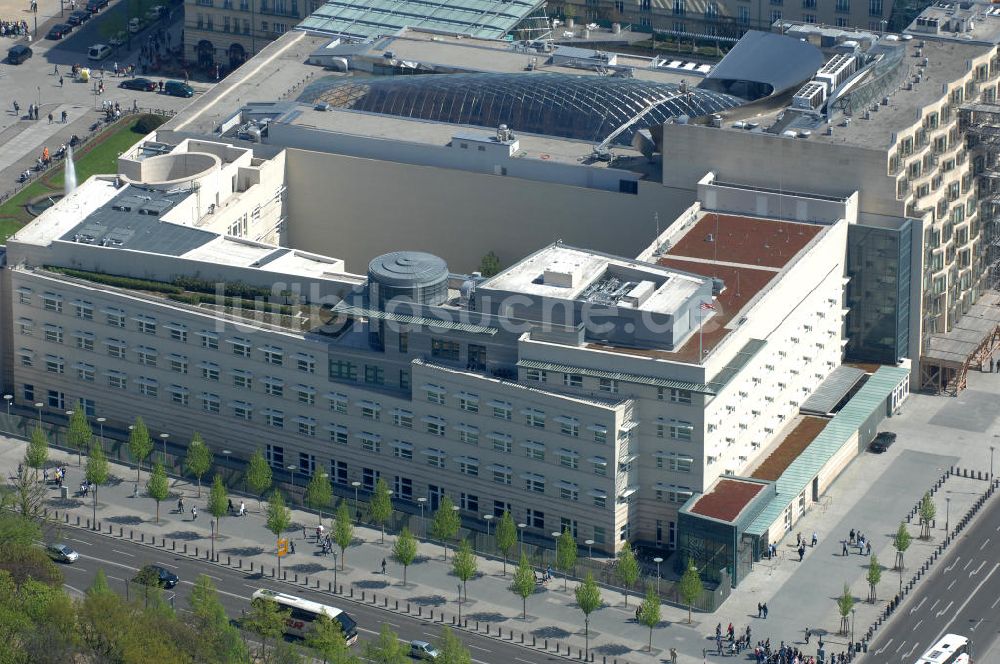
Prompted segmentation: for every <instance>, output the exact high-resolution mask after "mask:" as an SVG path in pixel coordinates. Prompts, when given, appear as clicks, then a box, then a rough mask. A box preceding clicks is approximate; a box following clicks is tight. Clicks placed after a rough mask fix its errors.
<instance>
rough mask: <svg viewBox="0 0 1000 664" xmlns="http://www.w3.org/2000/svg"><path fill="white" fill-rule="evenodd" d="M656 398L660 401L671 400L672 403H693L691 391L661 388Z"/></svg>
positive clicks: (657, 391) (658, 389)
mask: <svg viewBox="0 0 1000 664" xmlns="http://www.w3.org/2000/svg"><path fill="white" fill-rule="evenodd" d="M656 398H657V399H659V400H660V401H664V400H669V401H670V403H691V390H678V389H676V388H673V387H671V388H666V387H659V388H657V390H656Z"/></svg>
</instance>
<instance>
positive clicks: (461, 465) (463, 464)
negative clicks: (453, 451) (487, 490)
mask: <svg viewBox="0 0 1000 664" xmlns="http://www.w3.org/2000/svg"><path fill="white" fill-rule="evenodd" d="M458 472H460V473H462V474H463V475H470V476H472V477H479V459H472V458H470V457H461V458H459V459H458Z"/></svg>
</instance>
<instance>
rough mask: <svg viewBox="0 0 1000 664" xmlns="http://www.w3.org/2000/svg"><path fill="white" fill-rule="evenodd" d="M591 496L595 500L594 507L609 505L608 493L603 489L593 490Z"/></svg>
mask: <svg viewBox="0 0 1000 664" xmlns="http://www.w3.org/2000/svg"><path fill="white" fill-rule="evenodd" d="M590 497H591V498H593V500H594V507H601V508H604V507H607V506H608V494H606V493H605V492H603V491H597V490H594V491H591V492H590Z"/></svg>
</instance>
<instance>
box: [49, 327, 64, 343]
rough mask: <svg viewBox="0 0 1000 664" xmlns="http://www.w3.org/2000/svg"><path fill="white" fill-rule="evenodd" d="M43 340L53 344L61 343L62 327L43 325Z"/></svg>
mask: <svg viewBox="0 0 1000 664" xmlns="http://www.w3.org/2000/svg"><path fill="white" fill-rule="evenodd" d="M45 340H46V341H48V342H49V343H53V344H61V343H62V342H63V329H62V327H60V326H58V325H46V326H45Z"/></svg>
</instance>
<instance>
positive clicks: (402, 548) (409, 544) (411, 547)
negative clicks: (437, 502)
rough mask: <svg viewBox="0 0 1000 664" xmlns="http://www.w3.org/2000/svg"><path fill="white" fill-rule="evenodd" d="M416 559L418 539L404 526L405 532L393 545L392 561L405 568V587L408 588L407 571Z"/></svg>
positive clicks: (400, 534)
mask: <svg viewBox="0 0 1000 664" xmlns="http://www.w3.org/2000/svg"><path fill="white" fill-rule="evenodd" d="M416 557H417V538H416V537H414V536H413V533H411V532H410V529H409V528H407V527H406V526H403V531H402V532H401V533H399V537H397V538H396V542H395V543H394V544H393V545H392V559H393V560H395V561H396V562H397V563H399V564H400V565H402V566H403V586H406V569H407V568H408V567H409V566H410V565H412V564H413V561H414V560H415V559H416Z"/></svg>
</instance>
